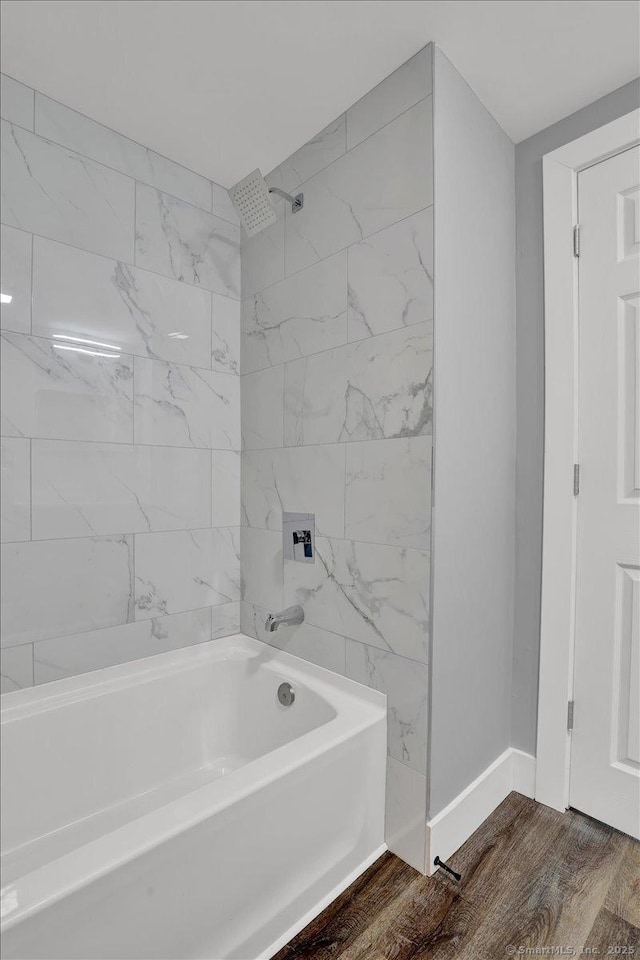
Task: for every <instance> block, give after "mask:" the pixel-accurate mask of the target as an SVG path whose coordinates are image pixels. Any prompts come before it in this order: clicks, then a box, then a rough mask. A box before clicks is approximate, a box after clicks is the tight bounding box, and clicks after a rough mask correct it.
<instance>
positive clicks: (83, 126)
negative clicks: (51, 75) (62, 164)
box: [35, 93, 211, 212]
mask: <svg viewBox="0 0 640 960" xmlns="http://www.w3.org/2000/svg"><path fill="white" fill-rule="evenodd" d="M35 106H36V109H35V118H36V133H37V134H39V135H40V136H41V137H45V138H46V139H47V140H53V141H54V142H55V143H59V144H62V146H65V147H69V148H70V149H71V150H76V151H77V152H78V153H81V154H82V155H83V156H85V157H90V158H91V159H92V160H96V161H98V163H104V164H106V166H108V167H113V169H114V170H118V171H119V172H120V173H124V174H126V176H128V177H133V179H134V180H142V182H143V183H147V184H150V185H151V186H152V187H157V189H158V190H164V191H165V193H170V194H172V195H173V196H174V197H179V198H180V199H181V200H186V201H187V202H188V203H193V204H195V206H197V207H201V208H202V209H203V210H207V211H208V212H211V182H210V181H209V180H206V179H205V178H204V177H201V176H200V175H199V174H197V173H194V172H193V171H192V170H188V169H187V168H186V167H183V166H181V165H180V164H179V163H174V161H173V160H168V159H167V157H163V156H161V154H159V153H155V151H153V150H149V149H148V148H147V147H143V146H142V144H140V143H136V141H135V140H130V139H129V138H128V137H125V136H123V135H122V134H121V133H116V131H115V130H110V129H109V127H104V126H103V125H102V124H101V123H97V122H96V121H95V120H91V119H89V117H85V116H84V115H83V114H82V113H77V112H76V111H75V110H72V109H71V108H70V107H67V106H65V105H64V104H62V103H58V102H57V101H56V100H50V99H49V97H45V96H43V95H42V94H41V93H36V105H35Z"/></svg>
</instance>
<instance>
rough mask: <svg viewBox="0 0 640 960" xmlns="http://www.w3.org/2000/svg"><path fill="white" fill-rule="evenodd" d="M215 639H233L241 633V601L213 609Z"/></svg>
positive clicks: (219, 605)
mask: <svg viewBox="0 0 640 960" xmlns="http://www.w3.org/2000/svg"><path fill="white" fill-rule="evenodd" d="M212 613H213V639H214V640H217V639H219V638H220V637H232V636H233V635H234V634H235V633H240V601H239V600H235V601H234V602H233V603H220V604H218V606H217V607H213V609H212Z"/></svg>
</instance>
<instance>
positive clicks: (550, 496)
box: [535, 110, 640, 810]
mask: <svg viewBox="0 0 640 960" xmlns="http://www.w3.org/2000/svg"><path fill="white" fill-rule="evenodd" d="M638 143H640V110H633V111H632V112H631V113H628V114H626V115H625V116H623V117H620V118H619V119H617V120H614V121H613V122H611V123H608V124H606V125H605V126H603V127H600V128H599V129H598V130H594V131H592V132H591V133H588V134H586V135H585V136H583V137H580V138H579V139H577V140H574V141H572V142H571V143H568V144H565V145H564V146H563V147H560V148H559V149H557V150H554V151H552V152H551V153H548V154H546V155H545V156H544V157H543V160H542V173H543V190H544V193H543V211H544V330H545V367H544V369H545V388H544V398H545V418H544V422H545V426H544V501H543V526H542V531H543V532H542V600H541V617H540V672H539V685H538V734H537V747H536V788H535V798H536V800H538V801H539V802H540V803H544V804H546V805H547V806H549V807H553V808H554V809H556V810H565V809H566V808H567V806H568V804H569V763H570V747H571V739H570V734H569V732H568V729H567V710H568V704H569V701H571V700H572V699H573V659H574V649H575V648H574V643H575V592H576V534H577V522H576V521H577V503H576V497H575V496H574V493H573V467H574V464H575V463H576V462H577V441H578V431H577V426H578V420H577V415H578V377H577V362H578V351H577V346H578V260H577V258H576V257H575V256H574V249H573V228H574V226H575V225H576V224H577V222H578V196H577V175H578V173H579V172H580V171H581V170H584V169H585V168H586V167H590V166H592V165H593V164H594V163H599V162H600V161H602V160H605V159H607V158H608V157H611V156H615V154H617V153H621V152H622V151H623V150H627V149H629V147H633V146H635V145H636V144H638Z"/></svg>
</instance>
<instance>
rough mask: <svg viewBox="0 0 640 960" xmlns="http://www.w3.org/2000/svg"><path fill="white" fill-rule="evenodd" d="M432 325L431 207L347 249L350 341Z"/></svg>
mask: <svg viewBox="0 0 640 960" xmlns="http://www.w3.org/2000/svg"><path fill="white" fill-rule="evenodd" d="M432 320H433V207H428V208H427V209H426V210H422V211H420V213H416V214H414V215H413V216H412V217H407V219H406V220H401V221H400V223H394V224H392V225H391V226H390V227H387V228H386V229H385V230H381V231H380V232H379V233H374V234H372V236H370V237H368V238H367V239H366V240H361V241H360V243H355V244H354V245H353V246H352V247H349V340H361V339H362V338H363V337H373V336H375V335H376V334H379V333H387V331H389V330H397V329H398V328H399V327H408V326H410V325H411V324H414V323H422V322H423V321H432ZM430 326H431V324H430Z"/></svg>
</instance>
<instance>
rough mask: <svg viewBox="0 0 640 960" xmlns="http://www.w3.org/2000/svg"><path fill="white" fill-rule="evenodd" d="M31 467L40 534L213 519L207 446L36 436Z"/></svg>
mask: <svg viewBox="0 0 640 960" xmlns="http://www.w3.org/2000/svg"><path fill="white" fill-rule="evenodd" d="M31 470H32V491H33V492H32V524H33V533H32V535H33V539H34V540H49V539H54V538H56V537H89V536H94V535H101V534H107V533H139V532H145V531H155V530H188V529H190V528H198V527H206V526H208V525H209V524H210V522H211V520H210V518H211V496H210V489H211V479H210V470H211V464H210V455H209V452H208V451H207V450H177V449H172V448H171V447H145V446H132V445H129V444H125V443H73V442H71V443H70V442H68V441H59V440H34V441H33V444H32V467H31Z"/></svg>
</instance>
